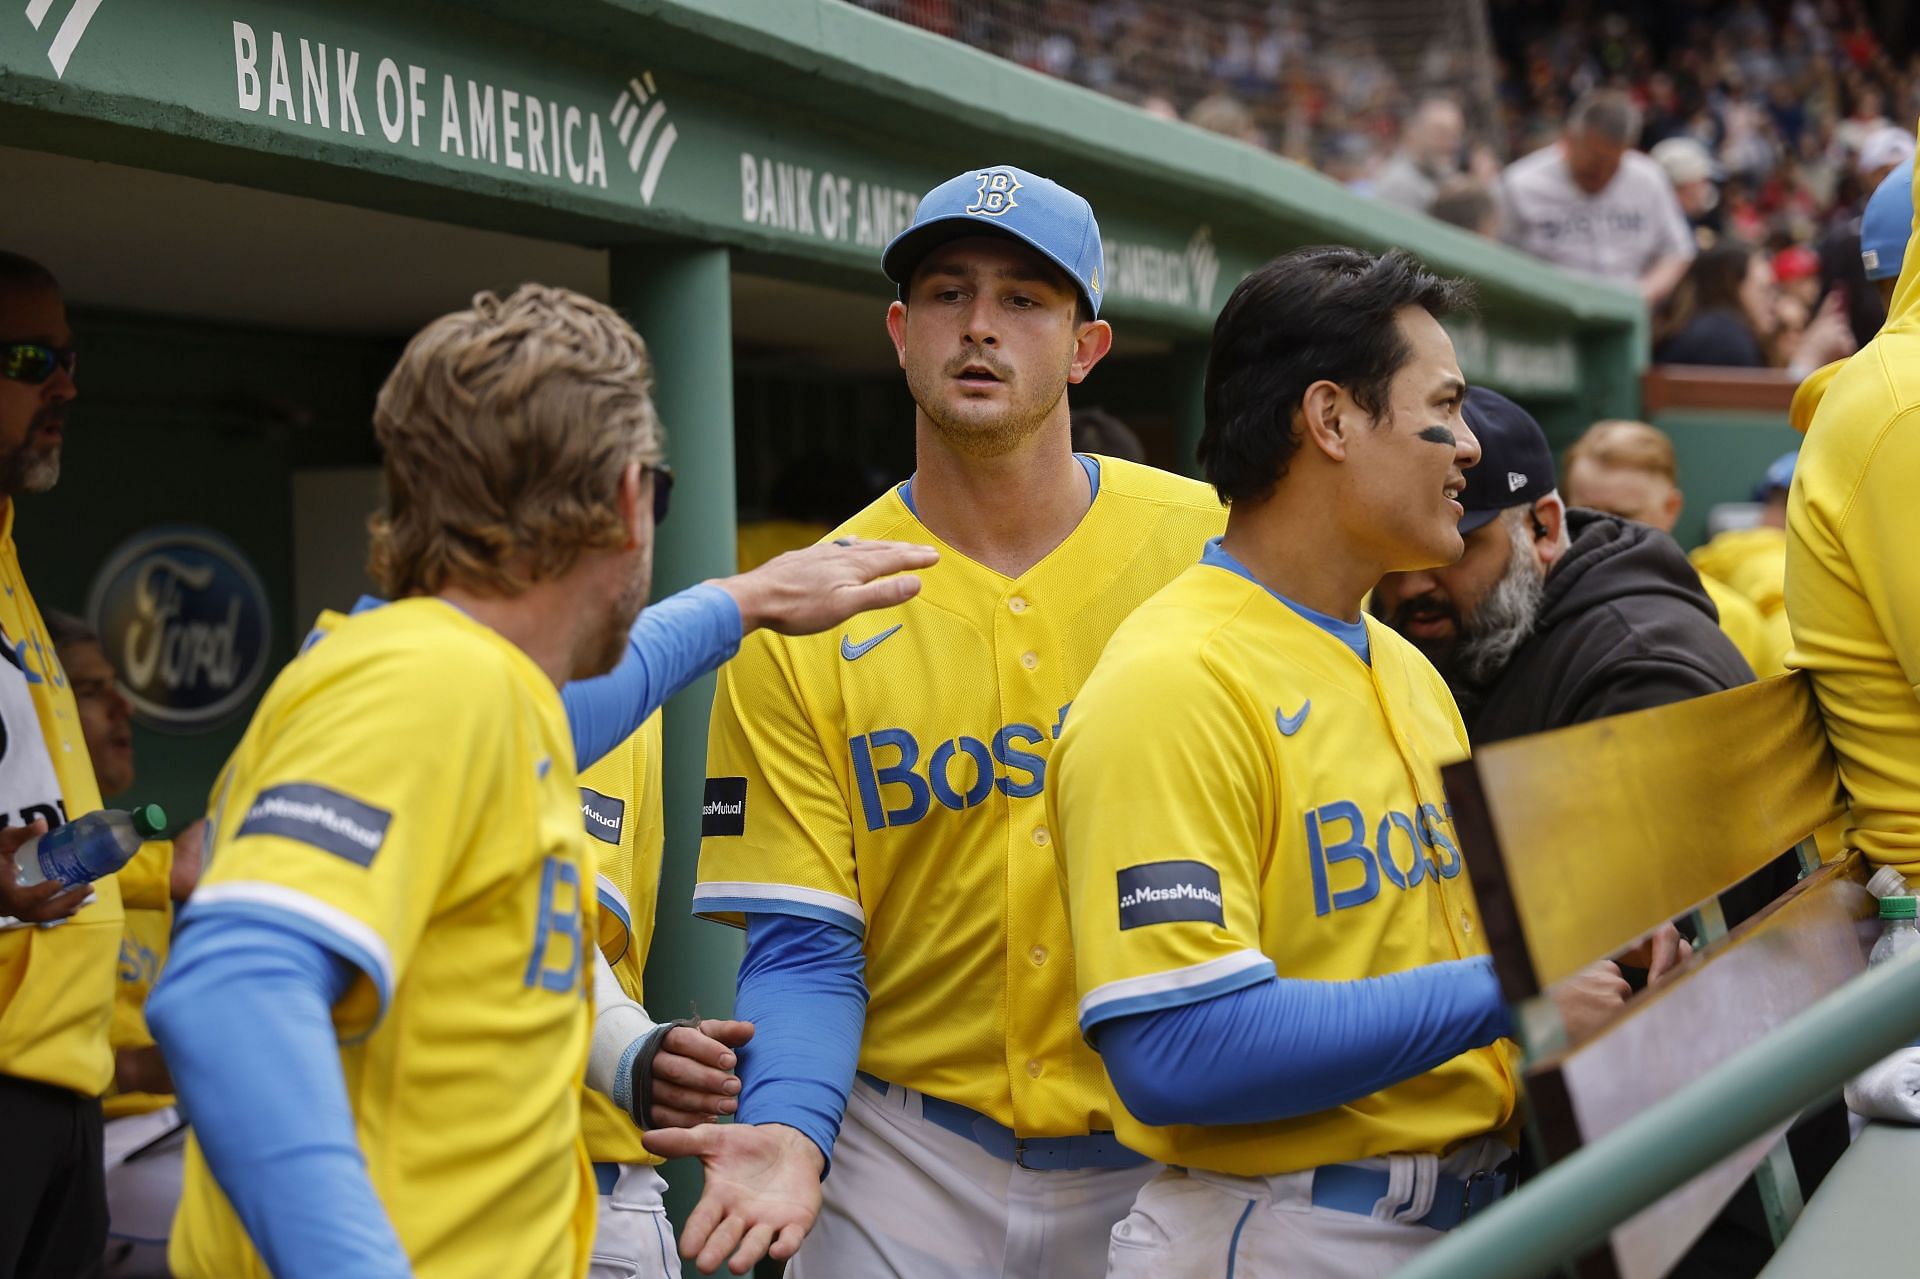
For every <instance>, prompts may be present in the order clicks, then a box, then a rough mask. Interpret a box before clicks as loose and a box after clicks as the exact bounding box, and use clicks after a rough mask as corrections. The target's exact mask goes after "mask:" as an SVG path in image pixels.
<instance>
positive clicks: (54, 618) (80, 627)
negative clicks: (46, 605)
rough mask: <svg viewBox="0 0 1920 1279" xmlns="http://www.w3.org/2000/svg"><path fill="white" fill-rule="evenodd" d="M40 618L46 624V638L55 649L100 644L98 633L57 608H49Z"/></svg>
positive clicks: (70, 614)
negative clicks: (71, 645) (70, 645)
mask: <svg viewBox="0 0 1920 1279" xmlns="http://www.w3.org/2000/svg"><path fill="white" fill-rule="evenodd" d="M40 616H41V619H42V620H43V621H45V622H46V624H47V638H48V639H50V640H52V641H53V646H54V647H55V648H65V647H66V646H67V645H69V644H98V643H99V642H100V633H99V632H98V631H96V630H94V629H93V627H91V626H89V625H87V624H86V623H85V622H83V621H81V620H80V619H79V618H77V617H75V616H74V615H73V614H72V613H63V612H61V611H60V610H59V609H57V608H50V609H47V610H45V611H44V612H43V613H41V615H40Z"/></svg>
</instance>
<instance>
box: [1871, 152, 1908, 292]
mask: <svg viewBox="0 0 1920 1279" xmlns="http://www.w3.org/2000/svg"><path fill="white" fill-rule="evenodd" d="M1911 234H1913V160H1912V159H1911V158H1909V159H1908V160H1907V162H1906V163H1905V164H1902V165H1901V166H1900V167H1899V168H1897V169H1895V170H1894V171H1893V172H1892V173H1889V174H1888V175H1887V176H1886V177H1885V178H1883V179H1881V181H1880V185H1879V186H1877V187H1875V188H1874V190H1873V194H1872V195H1871V196H1869V197H1868V198H1867V211H1866V212H1865V213H1863V214H1861V215H1860V265H1861V266H1863V267H1865V268H1866V271H1867V278H1868V279H1869V280H1891V279H1893V278H1894V277H1895V276H1896V275H1899V274H1900V263H1901V262H1903V261H1904V260H1905V259H1906V256H1907V237H1908V236H1909V235H1911Z"/></svg>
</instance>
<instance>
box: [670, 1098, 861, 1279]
mask: <svg viewBox="0 0 1920 1279" xmlns="http://www.w3.org/2000/svg"><path fill="white" fill-rule="evenodd" d="M646 1143H647V1149H648V1150H651V1151H652V1152H653V1153H654V1154H656V1155H661V1156H664V1157H665V1158H668V1159H677V1158H679V1157H681V1156H683V1155H692V1156H693V1157H694V1158H696V1159H698V1160H699V1161H700V1163H701V1165H702V1166H703V1167H704V1168H705V1169H706V1174H707V1184H706V1189H705V1190H704V1191H703V1192H702V1193H701V1195H700V1202H699V1203H698V1204H697V1205H695V1207H694V1210H693V1211H692V1212H691V1213H689V1214H688V1215H687V1224H686V1225H685V1226H683V1227H681V1230H680V1255H681V1256H683V1257H689V1258H692V1259H693V1264H694V1265H695V1266H697V1267H699V1269H700V1273H701V1274H704V1275H710V1274H712V1273H713V1272H714V1271H715V1270H718V1269H719V1268H720V1265H721V1263H722V1262H725V1263H726V1265H727V1269H729V1270H731V1271H732V1272H733V1273H734V1274H736V1275H743V1274H745V1273H747V1271H749V1270H751V1269H753V1266H754V1263H755V1262H757V1261H759V1260H760V1258H761V1257H763V1256H764V1257H772V1258H773V1259H774V1260H775V1261H785V1260H786V1259H787V1258H789V1257H791V1256H793V1254H794V1253H796V1252H798V1251H799V1250H800V1241H801V1240H803V1239H805V1238H806V1237H807V1231H809V1230H811V1229H812V1228H813V1219H814V1218H815V1217H817V1216H818V1215H819V1213H820V1173H821V1171H822V1169H824V1168H825V1167H826V1160H825V1159H824V1158H823V1157H822V1156H821V1154H820V1148H819V1147H818V1146H816V1145H814V1144H813V1142H812V1141H811V1140H809V1139H808V1138H807V1136H806V1135H805V1134H803V1133H801V1132H800V1131H799V1130H798V1129H794V1128H789V1127H787V1126H786V1125H785V1124H702V1125H700V1126H699V1127H698V1128H663V1129H661V1130H659V1131H658V1132H649V1133H648V1134H647V1136H646Z"/></svg>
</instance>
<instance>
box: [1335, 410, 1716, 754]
mask: <svg viewBox="0 0 1920 1279" xmlns="http://www.w3.org/2000/svg"><path fill="white" fill-rule="evenodd" d="M1466 418H1467V425H1468V426H1470V427H1472V428H1473V432H1474V434H1475V435H1476V436H1478V437H1479V439H1480V447H1481V459H1480V464H1479V465H1478V466H1476V467H1474V468H1473V469H1472V470H1470V471H1468V472H1467V487H1466V491H1465V492H1463V493H1462V494H1461V498H1460V503H1461V505H1462V506H1463V507H1465V508H1466V514H1465V515H1464V516H1462V517H1461V520H1460V529H1461V532H1462V533H1463V534H1465V535H1466V543H1467V549H1466V553H1465V554H1464V555H1463V556H1462V557H1461V558H1460V560H1459V562H1458V563H1455V564H1453V565H1450V566H1448V567H1446V568H1439V569H1430V570H1427V571H1424V572H1418V573H1389V574H1388V575H1387V576H1386V577H1385V578H1383V579H1382V580H1381V582H1380V585H1379V586H1377V587H1376V588H1375V589H1374V593H1373V611H1374V614H1375V615H1376V616H1378V617H1380V618H1381V619H1383V620H1385V621H1387V622H1388V623H1389V624H1391V625H1392V626H1393V628H1394V629H1395V630H1397V631H1399V632H1400V633H1401V634H1402V635H1405V636H1406V637H1407V638H1408V639H1409V640H1411V641H1412V642H1413V644H1414V645H1415V646H1416V647H1417V648H1419V649H1420V651H1421V652H1423V653H1425V654H1426V655H1427V657H1428V659H1429V660H1431V661H1432V662H1433V664H1434V666H1435V667H1436V668H1438V670H1439V671H1440V673H1441V675H1443V676H1444V677H1445V678H1446V681H1447V684H1448V686H1449V687H1451V688H1452V690H1453V695H1454V700H1455V701H1457V702H1458V703H1459V705H1460V713H1461V715H1462V716H1463V717H1464V718H1465V720H1466V724H1467V733H1468V736H1469V737H1470V738H1471V739H1472V740H1473V743H1474V745H1476V746H1480V745H1484V744H1486V743H1488V742H1497V741H1501V740H1504V739H1506V738H1509V737H1519V736H1521V735H1523V734H1526V733H1538V732H1543V731H1545V730H1547V729H1550V728H1562V727H1565V726H1566V725H1568V724H1578V723H1583V722H1585V721H1587V720H1591V719H1598V718H1599V717H1601V716H1603V715H1615V714H1619V713H1621V712H1623V711H1631V710H1639V709H1641V708H1643V707H1648V706H1659V705H1664V704H1665V703H1668V702H1677V701H1681V700H1683V699H1685V698H1689V697H1698V696H1701V695H1702V694H1705V693H1713V692H1718V691H1720V690H1722V689H1727V688H1732V687H1734V686H1735V685H1738V684H1744V683H1747V682H1748V681H1749V680H1751V679H1752V678H1753V672H1752V670H1751V669H1750V668H1749V667H1748V666H1747V663H1746V660H1745V659H1744V658H1742V657H1741V656H1740V654H1739V651H1738V650H1736V649H1735V648H1734V646H1733V643H1732V641H1731V640H1729V639H1728V638H1727V637H1726V635H1725V634H1723V633H1722V632H1721V630H1720V627H1719V625H1718V623H1717V622H1716V620H1715V616H1714V611H1713V603H1712V601H1711V600H1709V599H1708V598H1707V594H1706V592H1705V591H1704V590H1702V589H1701V586H1700V579H1699V576H1698V574H1696V573H1695V572H1694V571H1693V569H1692V568H1691V567H1689V565H1688V564H1687V561H1686V557H1685V556H1684V555H1682V554H1681V553H1680V548H1679V547H1678V546H1676V545H1674V542H1673V539H1672V538H1670V537H1668V536H1666V535H1665V534H1664V533H1659V532H1656V531H1655V530H1653V529H1651V528H1648V527H1646V526H1645V525H1643V524H1636V523H1633V522H1631V521H1628V520H1622V519H1620V518H1618V517H1617V516H1612V515H1604V514H1601V513H1600V512H1598V511H1586V510H1576V511H1571V512H1569V511H1568V510H1567V507H1566V503H1565V502H1564V501H1562V500H1561V497H1560V494H1559V492H1558V490H1557V487H1556V483H1555V476H1554V468H1553V454H1552V452H1551V451H1550V450H1549V449H1548V447H1547V437H1546V434H1545V433H1544V432H1543V431H1542V430H1541V429H1540V425H1539V423H1537V422H1535V421H1534V419H1533V417H1532V416H1531V415H1530V414H1529V413H1527V411H1526V410H1525V409H1523V408H1521V407H1520V406H1519V405H1517V404H1515V403H1514V402H1513V401H1511V400H1509V399H1507V398H1506V397H1505V396H1502V395H1499V394H1497V393H1495V392H1493V391H1488V390H1485V389H1484V388H1480V387H1475V388H1474V389H1473V390H1471V391H1469V392H1468V393H1467V403H1466Z"/></svg>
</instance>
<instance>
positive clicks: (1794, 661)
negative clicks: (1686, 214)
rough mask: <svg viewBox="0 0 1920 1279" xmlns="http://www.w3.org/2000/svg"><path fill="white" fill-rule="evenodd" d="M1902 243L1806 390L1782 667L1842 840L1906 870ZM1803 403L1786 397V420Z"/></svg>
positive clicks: (1915, 309) (1912, 464) (1911, 597)
mask: <svg viewBox="0 0 1920 1279" xmlns="http://www.w3.org/2000/svg"><path fill="white" fill-rule="evenodd" d="M1906 168H1907V180H1908V181H1909V183H1912V182H1913V174H1912V171H1911V170H1912V166H1911V165H1908V166H1906ZM1899 172H1900V171H1899V170H1896V171H1895V173H1896V174H1898V173H1899ZM1895 180H1896V179H1895V177H1893V176H1889V177H1888V179H1887V182H1893V181H1895ZM1909 192H1910V195H1909V200H1908V201H1907V202H1905V203H1904V205H1902V204H1901V202H1900V201H1899V200H1898V195H1899V193H1898V190H1897V189H1895V190H1893V191H1889V189H1888V187H1887V186H1886V185H1885V184H1884V183H1883V184H1882V186H1881V188H1880V189H1879V190H1878V191H1876V192H1875V193H1874V196H1873V201H1872V203H1871V204H1870V205H1869V214H1870V215H1873V214H1874V213H1875V210H1874V207H1873V206H1874V205H1879V206H1880V210H1879V213H1878V216H1877V220H1876V219H1875V218H1874V217H1871V216H1870V219H1869V221H1875V222H1876V224H1877V225H1878V226H1879V227H1880V228H1881V230H1880V232H1879V233H1878V234H1877V235H1875V236H1873V237H1872V238H1873V239H1874V240H1877V241H1879V242H1880V243H1882V244H1883V245H1888V247H1887V248H1886V250H1885V256H1884V257H1881V258H1877V259H1876V260H1875V262H1872V263H1869V264H1868V266H1869V271H1870V273H1874V270H1875V268H1876V267H1878V268H1882V269H1884V266H1885V264H1886V261H1887V259H1889V258H1891V257H1892V256H1893V248H1894V247H1898V239H1897V237H1895V236H1893V235H1891V234H1890V233H1889V232H1888V231H1887V230H1886V229H1885V228H1886V224H1887V216H1886V215H1887V211H1888V210H1889V208H1890V207H1891V208H1901V209H1902V211H1904V212H1905V214H1906V220H1907V223H1908V225H1909V226H1912V224H1913V222H1914V217H1913V207H1914V202H1915V199H1914V197H1915V196H1920V187H1912V186H1910V187H1909ZM1863 225H1864V224H1863ZM1868 239H1869V236H1868V231H1867V230H1865V229H1863V231H1862V243H1863V244H1865V243H1867V242H1868ZM1889 242H1891V243H1890V244H1889ZM1904 253H1905V256H1904V259H1903V260H1904V265H1903V266H1902V267H1901V268H1900V274H1899V280H1898V283H1897V284H1896V285H1895V287H1894V293H1893V301H1892V303H1891V304H1890V306H1889V307H1888V312H1887V322H1886V324H1885V326H1884V327H1882V328H1881V330H1880V332H1879V334H1878V335H1877V336H1876V337H1875V338H1874V339H1873V341H1871V342H1869V343H1868V344H1867V345H1866V346H1864V347H1862V348H1861V349H1860V351H1859V352H1858V353H1857V354H1855V355H1854V356H1853V357H1852V358H1851V359H1849V360H1848V361H1847V362H1846V363H1845V364H1844V365H1842V366H1840V368H1839V370H1838V372H1835V373H1832V374H1831V375H1830V380H1828V381H1827V382H1826V384H1825V391H1824V394H1820V393H1819V391H1818V389H1817V388H1816V389H1815V390H1814V392H1813V393H1812V394H1810V395H1808V396H1807V399H1808V400H1812V399H1813V396H1814V395H1818V397H1819V398H1818V407H1817V408H1816V409H1814V410H1813V412H1812V413H1811V419H1812V421H1811V424H1810V425H1807V426H1806V428H1805V429H1806V432H1807V438H1806V443H1805V444H1803V445H1802V446H1801V449H1800V456H1799V460H1798V463H1797V465H1796V466H1795V467H1794V472H1793V481H1792V489H1791V491H1790V492H1789V494H1788V497H1787V571H1786V610H1787V621H1788V623H1789V625H1790V626H1791V627H1792V630H1793V649H1792V651H1791V652H1790V653H1789V654H1788V657H1787V664H1788V665H1789V666H1792V667H1797V668H1799V669H1801V670H1805V671H1806V672H1808V674H1809V675H1810V676H1811V677H1812V679H1813V690H1814V694H1815V696H1816V697H1817V698H1818V699H1819V702H1820V710H1821V714H1822V716H1823V718H1824V719H1825V721H1826V726H1827V736H1828V738H1829V739H1830V740H1831V741H1832V743H1833V750H1834V755H1835V756H1836V758H1837V759H1838V762H1839V765H1840V777H1841V781H1842V782H1844V783H1845V785H1846V789H1847V794H1848V795H1849V796H1851V797H1852V805H1851V810H1850V812H1849V814H1848V820H1847V836H1846V842H1847V844H1848V845H1849V846H1850V847H1853V848H1858V849H1859V850H1860V851H1861V852H1862V853H1864V854H1866V856H1867V857H1869V858H1870V859H1872V860H1873V861H1874V862H1875V863H1876V864H1878V865H1883V866H1895V867H1898V868H1899V870H1900V872H1901V873H1902V874H1904V875H1906V876H1907V877H1908V879H1910V880H1912V879H1915V878H1920V693H1916V689H1920V580H1917V579H1916V576H1915V574H1914V572H1913V570H1912V568H1911V563H1912V548H1913V546H1914V535H1915V531H1916V529H1915V524H1914V521H1915V518H1916V514H1917V511H1916V507H1915V504H1914V501H1913V490H1914V481H1915V478H1916V477H1920V385H1917V384H1916V383H1915V381H1914V376H1913V372H1912V370H1913V369H1914V367H1915V361H1916V359H1920V256H1916V254H1915V253H1914V252H1913V248H1912V243H1911V241H1909V242H1908V243H1907V244H1906V245H1905V246H1904ZM1800 408H1801V397H1800V396H1798V395H1796V397H1795V410H1796V418H1798V417H1799V415H1800Z"/></svg>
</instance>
